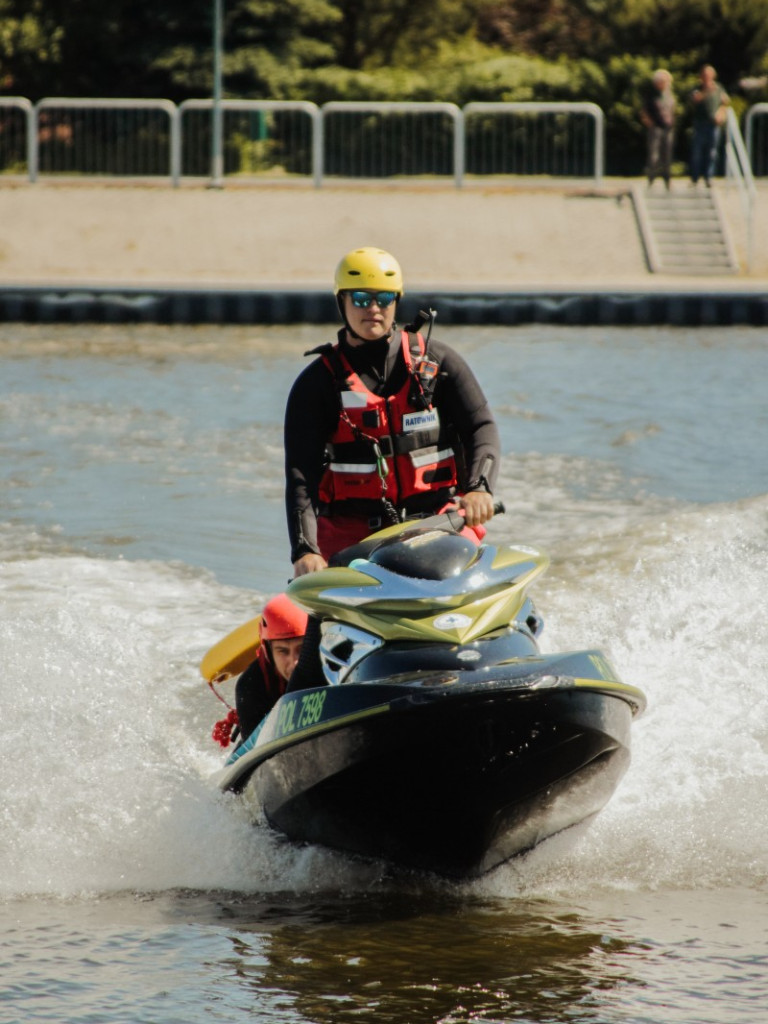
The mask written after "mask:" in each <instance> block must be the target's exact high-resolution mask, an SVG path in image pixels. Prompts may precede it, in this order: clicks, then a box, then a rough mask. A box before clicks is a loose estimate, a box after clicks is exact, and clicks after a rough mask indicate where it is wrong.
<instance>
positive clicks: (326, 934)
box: [0, 325, 768, 1024]
mask: <svg viewBox="0 0 768 1024" xmlns="http://www.w3.org/2000/svg"><path fill="white" fill-rule="evenodd" d="M326 334H330V332H325V331H323V330H322V329H320V328H315V327H313V328H307V327H297V328H295V329H291V328H269V329H258V328H233V327H229V328H215V327H210V326H206V327H204V328H197V329H192V328H159V327H152V326H136V327H119V328H118V327H87V328H84V327H77V326H55V327H53V326H51V327H47V326H46V327H44V326H22V325H19V326H14V325H3V326H1V327H0V366H1V367H2V375H1V376H0V449H1V450H2V452H3V459H2V463H1V464H0V556H1V558H2V561H1V562H0V668H1V669H2V676H1V680H2V681H1V682H0V685H1V686H2V688H3V714H2V716H1V717H0V745H1V747H0V749H1V750H2V757H1V758H0V775H1V777H2V791H3V794H4V806H3V815H2V818H1V819H0V829H1V830H2V842H1V843H0V925H1V926H2V927H1V928H0V936H1V937H0V966H1V967H2V986H0V1021H6V1020H7V1021H9V1022H10V1021H19V1022H27V1021H52V1022H53V1021H61V1022H63V1021H67V1022H73V1024H74V1022H78V1024H80V1022H83V1024H85V1022H89V1024H91V1022H104V1024H113V1022H118V1021H120V1022H122V1021H126V1022H147V1024H149V1022H152V1024H155V1022H156V1024H166V1022H172V1021H173V1022H176V1021H178V1022H184V1024H197V1022H203V1021H206V1022H208V1021H226V1022H237V1021H240V1020H243V1021H245V1020H258V1021H278V1020H279V1021H281V1022H287V1024H292V1022H293V1024H298V1022H325V1021H328V1022H343V1021H350V1022H351V1021H358V1022H359V1021H371V1022H372V1021H374V1020H375V1021H377V1022H382V1021H391V1022H393V1024H395V1022H397V1024H420V1022H422V1021H423V1022H438V1021H439V1022H444V1024H448V1022H451V1024H453V1022H468V1021H484V1022H498V1021H505V1022H507V1021H509V1022H512V1021H522V1022H531V1024H533V1022H537V1024H542V1022H549V1021H552V1022H555V1021H558V1022H560V1021H569V1022H570V1021H572V1022H579V1024H587V1022H589V1024H591V1022H595V1024H611V1022H614V1021H616V1022H618V1021H622V1022H632V1024H640V1022H665V1024H666V1022H677V1021H686V1022H691V1024H694V1022H696V1024H709V1022H713V1024H715V1022H717V1024H742V1022H743V1024H752V1022H755V1024H757V1022H760V1024H762V1022H763V1021H764V1020H765V1006H766V1003H767V1002H768V982H767V981H766V978H767V977H768V970H766V968H767V967H768V964H767V963H766V958H767V957H768V954H767V953H766V950H767V949H768V942H767V941H766V940H767V939H768V935H767V934H766V932H767V930H768V923H767V922H768V853H766V851H768V796H767V795H766V794H767V793H768V787H766V778H767V777H768V696H766V694H767V692H768V690H767V687H766V683H767V682H768V598H766V596H765V594H766V590H765V579H766V570H767V569H768V557H767V553H768V456H766V451H768V443H767V442H768V413H767V412H766V403H765V380H766V379H768V337H767V336H766V332H765V331H760V330H746V329H735V328H734V329H729V330H724V329H722V328H718V329H716V330H715V329H713V330H709V329H697V330H686V329H664V330H660V329H644V328H643V329H618V328H605V329H581V328H578V329H577V328H557V327H545V326H533V327H523V328H515V329H500V328H499V329H491V328H483V329H480V330H470V329H468V328H461V329H459V328H446V327H443V329H442V330H441V331H440V332H439V336H440V337H441V338H442V339H443V340H446V341H448V342H449V343H452V344H454V345H455V346H456V347H457V348H458V349H459V350H460V351H462V353H463V354H465V356H466V357H467V358H468V360H469V361H470V362H471V364H472V366H473V367H474V368H475V370H476V372H477V374H478V376H479V377H480V379H481V381H482V383H483V385H484V387H485V388H486V390H487V392H488V394H489V396H490V398H491V400H492V403H493V406H494V409H495V411H496V413H497V416H498V419H499V424H500V428H501V432H502V437H503V446H504V452H505V462H504V468H503V472H502V482H501V486H500V488H499V491H500V496H501V497H503V499H504V500H505V503H506V505H507V510H508V511H507V514H506V515H505V516H503V517H499V518H498V519H497V520H495V521H494V523H493V524H492V528H491V536H492V538H493V539H494V540H497V541H504V540H509V541H512V540H514V541H518V542H524V543H528V544H533V545H536V546H543V547H545V548H546V549H547V550H548V551H549V552H550V554H551V555H552V556H553V562H552V567H551V568H550V570H549V573H548V574H547V576H546V577H545V578H544V579H543V580H542V581H541V582H540V583H539V584H538V586H537V591H536V598H537V605H538V606H539V607H540V609H541V610H542V612H543V613H544V615H545V619H546V630H545V633H544V637H543V645H544V647H545V648H546V649H547V650H557V649H561V648H564V647H586V646H598V647H602V648H603V649H604V650H606V651H607V653H608V654H609V656H610V658H611V660H612V661H613V662H614V663H615V664H616V665H617V666H618V667H619V669H620V672H621V675H622V677H623V678H624V679H625V680H626V681H628V682H632V683H635V684H637V685H640V686H641V687H642V688H643V689H644V690H645V692H646V694H647V696H648V700H649V709H648V712H647V713H646V715H645V716H644V717H643V718H642V719H641V720H640V721H639V722H638V723H637V725H636V728H635V730H634V738H633V759H632V764H631V767H630V770H629V772H628V774H627V775H626V776H625V778H624V780H623V781H622V783H621V786H620V787H619V790H618V791H617V793H616V794H615V796H614V798H613V799H612V801H611V802H610V803H609V805H608V806H607V807H606V809H605V810H604V811H603V812H602V813H601V814H600V815H599V817H598V818H597V819H596V820H595V821H594V822H593V823H592V824H591V825H590V826H588V827H584V828H582V829H580V830H574V831H573V832H571V833H566V834H564V835H561V836H558V837H556V838H555V839H553V840H551V841H550V842H548V843H546V844H544V845H543V846H542V847H540V848H539V849H537V850H536V851H534V852H533V853H532V854H530V855H529V856H527V857H526V858H523V859H520V860H518V861H515V862H512V863H510V864H507V865H505V866H503V867H501V868H499V869H498V870H497V871H496V872H494V873H493V874H491V875H489V876H487V877H486V878H484V879H482V880H480V881H478V882H476V883H473V884H471V885H465V886H457V885H449V884H447V883H439V882H436V881H434V880H429V879H424V878H420V877H417V876H403V875H400V874H397V873H395V872H393V871H391V870H389V869H387V868H385V867H383V866H381V865H375V864H374V865H370V864H361V863H359V862H354V861H351V860H348V859H347V858H344V857H342V856H338V855H332V854H329V853H327V852H324V851H322V850H319V849H312V848H305V849H297V848H294V847H292V846H291V845H290V844H288V843H285V842H283V841H281V840H280V839H279V838H278V837H276V836H275V835H273V834H272V833H270V832H268V831H259V830H254V829H251V828H250V827H248V826H247V825H246V824H245V822H244V820H242V819H241V817H240V816H239V814H238V809H237V806H236V804H235V803H234V801H232V800H231V799H225V798H223V797H221V796H219V795H218V794H217V792H216V791H215V789H214V788H213V787H212V786H211V784H210V782H209V778H210V775H211V773H212V772H213V771H214V770H215V769H216V768H217V767H218V766H219V764H220V761H221V757H220V753H219V752H218V748H216V747H215V746H214V745H213V744H212V742H211V741H210V738H209V737H210V729H211V725H212V723H213V722H214V721H215V719H216V718H217V717H219V715H220V709H221V705H219V704H217V702H216V701H215V700H214V698H213V697H212V695H211V694H210V691H209V690H208V689H207V687H205V685H204V684H203V683H202V682H201V681H200V678H199V675H198V671H197V665H198V663H199V660H200V657H201V656H202V654H203V653H204V652H205V651H206V650H207V649H208V647H210V646H211V645H212V644H213V643H214V642H215V641H216V640H218V639H219V638H220V637H221V636H222V635H223V634H224V633H226V632H227V631H228V630H229V629H231V628H233V627H234V626H236V625H238V624H239V623H240V622H242V621H244V620H245V619H246V618H250V617H251V616H253V615H254V614H255V613H256V611H257V610H258V608H259V607H260V603H261V602H262V601H263V599H264V597H265V596H266V595H267V594H269V593H271V592H273V591H274V590H276V589H279V588H281V587H282V586H283V585H284V583H285V580H286V579H287V577H288V575H289V572H290V565H289V562H288V550H287V544H286V540H285V532H284V526H283V507H282V412H283V406H284V402H285V396H286V393H287V389H288V387H289V386H290V383H291V381H292V379H293V377H294V376H295V374H296V373H297V372H298V369H299V368H300V367H301V366H302V365H303V364H304V359H303V352H304V351H306V350H307V349H309V348H312V347H314V346H315V345H317V344H319V343H320V342H322V341H324V340H327V338H326Z"/></svg>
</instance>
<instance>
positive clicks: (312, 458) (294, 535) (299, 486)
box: [284, 360, 338, 564]
mask: <svg viewBox="0 0 768 1024" xmlns="http://www.w3.org/2000/svg"><path fill="white" fill-rule="evenodd" d="M337 420H338V398H337V395H336V388H335V385H334V382H333V377H332V376H331V374H330V373H329V371H328V370H327V369H326V367H325V365H324V363H323V362H322V361H321V360H316V361H315V362H314V363H311V364H310V365H309V366H308V367H307V368H306V369H305V370H304V371H303V372H302V373H301V374H299V376H298V377H297V378H296V381H295V382H294V385H293V387H292V388H291V391H290V394H289V395H288V402H287V404H286V408H285V424H284V444H285V513H286V519H287V524H288V537H289V540H290V544H291V564H293V563H294V562H295V561H296V559H297V558H301V556H302V555H306V554H307V553H308V552H311V551H312V552H315V554H320V549H319V547H318V546H317V511H318V490H319V486H320V478H321V477H322V474H323V468H324V463H325V444H326V440H327V438H329V437H331V435H332V434H333V432H334V429H335V427H336V422H337Z"/></svg>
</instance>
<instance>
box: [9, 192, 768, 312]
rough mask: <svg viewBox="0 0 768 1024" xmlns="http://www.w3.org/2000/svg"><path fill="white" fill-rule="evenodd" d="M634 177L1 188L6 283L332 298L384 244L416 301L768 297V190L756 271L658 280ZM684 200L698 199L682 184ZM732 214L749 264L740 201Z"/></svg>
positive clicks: (730, 203)
mask: <svg viewBox="0 0 768 1024" xmlns="http://www.w3.org/2000/svg"><path fill="white" fill-rule="evenodd" d="M632 184H633V182H632V181H628V180H623V179H608V180H607V181H606V183H605V184H604V186H603V187H602V188H600V189H595V188H593V187H591V186H589V185H577V184H564V185H563V184H559V185H557V186H547V187H535V186H526V187H515V188H511V187H486V186H478V185H472V186H468V187H466V188H464V189H463V190H456V189H454V188H453V187H444V186H436V187H423V186H402V185H398V186H394V187H380V186H376V187H374V186H369V185H360V184H354V185H351V186H348V187H341V186H338V185H334V186H326V187H323V188H322V189H314V188H311V187H307V186H304V185H299V186H294V185H280V186H278V185H270V186H260V187H242V186H236V185H232V186H230V185H229V184H228V185H227V187H226V188H224V189H222V190H212V189H208V188H205V187H204V186H194V187H191V186H186V187H182V188H180V189H175V190H174V189H172V188H169V187H168V186H165V185H163V186H159V185H138V184H122V183H115V184H109V185H101V184H100V185H94V184H90V183H82V184H56V183H51V182H39V183H37V184H35V185H30V184H26V183H25V184H8V183H5V182H3V183H2V184H0V287H3V286H6V287H7V286H16V285H21V284H27V285H54V286H65V287H76V286H81V287H87V286H88V285H92V286H107V285H109V286H116V287H131V286H152V287H155V288H162V287H165V286H168V287H179V286H189V285H194V286H201V287H224V286H226V287H232V288H240V289H243V288H258V289H263V288H272V287H274V288H276V289H286V288H289V289H297V288H298V289H300V288H304V287H306V288H312V289H324V288H326V287H330V284H331V281H332V276H333V270H334V267H335V264H336V262H337V261H338V259H339V257H340V256H341V254H343V253H344V252H345V251H347V250H348V249H350V248H353V247H354V246H356V245H380V246H382V247H383V248H386V249H389V250H391V251H392V252H393V253H395V255H396V256H397V257H398V258H399V260H400V262H401V263H402V265H403V269H404V272H405V278H406V286H407V288H410V289H411V290H414V291H417V290H428V289H440V290H444V291H446V290H448V291H450V290H478V291H490V292H495V293H499V292H506V291H521V290H522V291H529V290H530V291H543V292H546V291H563V290H573V289H576V290H598V291H613V292H615V291H617V290H619V291H620V290H627V289H631V290H634V291H637V290H652V291H669V292H680V291H685V290H697V291H702V290H703V291H713V290H719V291H722V290H728V291H734V290H736V291H739V290H747V291H751V292H753V291H756V290H757V291H759V290H766V289H768V192H766V191H764V192H762V193H761V195H760V200H759V202H758V207H757V221H756V228H755V238H756V240H757V246H756V250H757V251H756V253H755V260H754V263H753V272H752V273H751V274H746V273H742V274H739V275H737V276H735V277H734V276H732V275H724V276H723V277H722V278H716V279H713V278H711V277H708V278H700V277H695V278H680V277H674V276H669V277H661V276H660V275H653V274H650V273H649V272H648V270H647V267H646V262H645V256H644V253H643V249H642V244H641V241H640V235H639V232H638V228H637V224H636V221H635V214H634V209H633V204H632V201H631V199H630V196H629V189H630V187H631V185H632ZM674 187H675V188H680V189H683V188H687V187H689V186H688V184H687V182H685V181H677V182H675V183H674ZM717 187H718V188H719V189H720V190H721V195H722V198H723V203H724V205H725V207H726V210H727V212H728V216H729V220H730V222H731V225H732V229H733V234H734V241H735V244H736V248H737V250H738V251H739V253H740V255H741V256H742V259H743V258H744V253H745V248H746V245H745V241H746V232H745V230H744V228H743V219H742V213H741V208H740V205H739V201H738V196H737V195H736V194H735V192H734V191H732V190H731V189H730V188H728V187H727V186H726V185H725V184H724V183H719V184H718V186H717Z"/></svg>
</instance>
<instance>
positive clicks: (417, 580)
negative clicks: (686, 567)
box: [204, 514, 645, 878]
mask: <svg viewBox="0 0 768 1024" xmlns="http://www.w3.org/2000/svg"><path fill="white" fill-rule="evenodd" d="M460 526H461V520H460V517H457V516H455V515H452V514H447V515H440V516H434V517H431V518H430V519H428V520H422V521H419V522H416V523H415V524H414V523H403V524H399V525H396V526H392V527H389V528H387V529H385V530H382V531H380V532H379V533H376V534H374V535H373V536H372V537H370V538H368V539H366V540H365V541H363V542H362V544H360V545H356V546H355V547H354V548H352V549H348V550H347V552H346V558H345V561H346V562H347V563H348V564H346V565H342V566H337V567H333V568H328V569H324V570H323V571H321V572H317V573H312V574H308V575H305V576H302V577H300V578H299V579H296V580H294V581H293V582H292V583H291V584H290V586H289V588H288V594H289V596H290V597H291V599H292V600H293V601H295V602H296V603H297V604H299V605H301V606H303V607H304V608H306V609H307V610H308V611H309V612H310V613H311V614H313V615H315V616H317V617H319V618H320V619H321V621H322V625H321V632H322V640H321V645H320V656H321V664H322V673H323V678H322V679H318V680H317V685H316V686H313V687H311V688H309V689H306V690H301V691H297V692H292V693H291V692H289V693H287V694H285V695H284V696H283V697H282V698H281V699H280V700H279V701H278V702H277V704H276V705H275V707H274V708H273V710H272V711H271V712H270V713H269V715H268V716H267V717H266V718H265V719H264V721H263V722H262V723H261V725H260V726H259V727H258V728H257V729H256V730H255V731H254V732H253V733H252V734H251V736H250V737H249V738H248V739H247V740H246V741H245V742H244V743H243V744H241V746H240V747H238V748H237V749H236V750H235V751H234V753H233V754H232V755H231V757H230V758H229V760H228V762H227V764H226V766H225V767H224V768H223V770H222V771H221V772H220V773H219V774H218V776H217V783H218V785H219V786H220V788H221V789H222V790H224V791H230V792H233V793H237V794H241V795H242V797H243V798H244V800H245V801H246V803H247V806H248V807H249V808H250V809H251V812H252V817H253V820H254V822H262V821H264V820H266V821H267V822H268V823H269V824H270V825H271V826H273V827H274V828H276V829H278V830H279V831H281V832H282V833H284V834H285V835H286V836H287V837H288V838H289V839H291V840H293V841H296V842H309V843H318V844H321V845H324V846H327V847H330V848H333V849H337V850H341V851H345V852H348V853H352V854H358V855H362V856H365V857H369V858H378V859H384V860H387V861H391V862H393V863H394V864H398V865H401V866H404V867H408V868H416V869H419V870H426V871H430V872H435V873H437V874H439V875H443V876H446V877H453V878H464V877H473V876H477V875H480V874H482V873H484V872H486V871H489V870H490V869H492V868H494V867H496V866H497V865H499V864H501V863H503V862H504V861H506V860H507V859H509V858H510V857H513V856H515V855H517V854H520V853H522V852H524V851H526V850H530V849H531V848H533V847H534V846H536V845H537V844H538V843H540V842H542V841H543V840H544V839H546V838H548V837H549V836H552V835H554V834H555V833H557V832H559V831H561V830H562V829H565V828H568V827H569V826H571V825H575V824H577V823H579V822H582V821H585V820H586V819H588V818H590V817H591V816H593V815H594V814H596V813H597V812H598V811H599V810H600V809H601V808H602V807H603V806H604V805H605V803H606V802H607V801H608V800H609V799H610V797H611V795H612V793H613V792H614V790H615V788H616V786H617V784H618V782H619V780H620V779H621V777H622V775H623V774H624V772H625V770H626V768H627V765H628V762H629V742H630V728H631V724H632V721H633V719H634V717H635V716H636V715H638V714H639V713H641V712H642V710H643V709H644V707H645V698H644V696H643V694H642V692H641V691H640V690H638V689H637V688H635V687H633V686H629V685H627V684H625V683H622V682H621V681H620V680H619V679H618V676H617V674H616V672H615V670H614V669H613V667H612V666H611V665H610V663H609V662H608V660H607V659H606V657H605V656H604V655H603V654H602V653H601V652H600V651H597V650H585V651H574V652H566V653H560V654H542V653H541V651H540V649H539V646H538V640H537V638H538V635H539V633H540V631H541V626H542V622H541V619H540V618H539V616H538V614H537V613H536V610H535V608H534V606H533V604H532V602H531V599H530V597H529V596H528V589H529V587H530V586H531V584H532V583H533V582H534V581H535V579H536V578H537V577H538V576H540V575H541V573H543V572H544V571H545V569H546V567H547V565H548V559H547V557H546V556H545V555H544V554H542V553H541V552H538V551H536V550H534V549H532V548H528V547H523V546H507V545H504V546H498V547H497V546H495V545H491V544H482V545H480V547H477V546H475V545H474V544H472V543H471V542H469V541H468V540H466V539H465V538H464V537H462V536H461V535H460V534H459V533H458V532H457V529H459V528H460ZM234 635H235V634H233V636H234ZM225 646H226V645H225ZM210 654H211V652H209V659H208V664H207V667H206V668H204V674H206V673H207V674H208V678H210V673H211V671H212V670H213V669H214V668H215V667H216V666H215V664H214V663H215V662H216V658H215V657H214V658H213V659H211V657H210ZM204 666H205V662H204Z"/></svg>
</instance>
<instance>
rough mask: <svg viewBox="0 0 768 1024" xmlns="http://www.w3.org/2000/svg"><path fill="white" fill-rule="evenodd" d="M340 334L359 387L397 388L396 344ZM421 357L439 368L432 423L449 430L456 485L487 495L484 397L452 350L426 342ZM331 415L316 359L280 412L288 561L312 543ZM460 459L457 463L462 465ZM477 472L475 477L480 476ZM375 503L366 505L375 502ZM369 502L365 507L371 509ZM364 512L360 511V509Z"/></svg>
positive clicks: (428, 501) (489, 454) (492, 456)
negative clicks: (454, 444)
mask: <svg viewBox="0 0 768 1024" xmlns="http://www.w3.org/2000/svg"><path fill="white" fill-rule="evenodd" d="M345 335H346V332H345V331H344V330H343V329H342V330H341V331H340V332H339V341H340V343H341V346H342V350H343V352H344V356H345V357H346V359H347V360H348V362H349V364H350V365H351V366H352V368H353V369H354V370H355V372H356V373H357V374H358V376H359V377H360V379H361V380H362V382H363V383H364V384H365V386H366V387H367V388H368V389H369V390H371V391H373V392H374V393H376V394H378V395H384V396H386V395H393V394H395V393H396V392H397V391H399V390H400V388H401V387H402V386H403V384H404V382H405V378H406V375H407V373H408V369H407V367H406V365H405V360H404V358H403V354H402V349H401V347H400V345H399V337H400V333H399V331H396V332H395V334H394V338H393V342H392V344H390V343H388V342H387V341H385V340H382V341H373V342H365V344H363V345H359V346H356V347H352V346H351V345H349V344H348V343H347V341H346V337H345ZM429 355H430V357H431V358H432V359H434V360H435V362H436V363H437V364H438V366H439V371H438V377H437V384H436V387H435V391H434V397H433V404H434V406H435V408H437V410H438V411H439V413H440V420H441V422H442V423H443V424H445V425H446V426H450V427H451V428H452V429H453V431H454V432H455V434H456V437H457V439H458V442H459V447H460V451H457V453H456V454H457V458H458V461H459V466H460V469H461V472H462V477H463V479H462V480H461V490H462V491H470V490H478V489H483V488H484V489H486V490H488V491H490V492H491V493H493V488H494V484H495V480H496V475H497V472H498V465H499V450H500V442H499V432H498V429H497V427H496V422H495V420H494V418H493V416H492V414H491V411H490V409H489V407H488V402H487V400H486V398H485V395H484V394H483V392H482V389H481V388H480V385H479V384H478V382H477V380H476V378H475V376H474V374H473V373H472V371H471V370H470V368H469V366H467V364H466V363H465V361H464V360H463V359H462V357H461V356H460V355H458V353H456V352H455V351H453V349H451V348H449V347H448V346H447V345H444V344H441V343H440V342H438V341H430V343H429ZM338 419H339V397H338V392H337V385H336V382H335V381H334V379H333V377H332V376H331V374H330V372H329V371H328V368H327V367H326V365H325V363H324V362H323V361H322V359H316V360H315V361H314V362H312V363H311V364H310V365H309V366H307V367H306V369H304V370H303V371H302V373H301V374H299V376H298V377H297V379H296V381H295V383H294V385H293V387H292V389H291V392H290V395H289V396H288V404H287V407H286V412H285V473H286V516H287V521H288V534H289V538H290V543H291V562H295V561H296V560H297V559H298V558H300V557H301V556H302V555H305V554H307V553H309V552H315V553H317V554H319V553H320V549H319V547H318V545H317V514H318V511H319V499H318V488H319V484H320V478H321V476H322V474H323V470H324V468H325V446H326V442H327V441H328V439H329V438H330V437H331V436H332V435H333V433H334V431H335V429H336V425H337V423H338ZM462 463H463V465H462ZM481 476H482V479H481ZM446 497H449V495H442V496H441V495H432V494H428V495H422V496H420V498H419V499H418V502H417V501H411V502H408V503H407V509H406V510H407V511H408V512H412V511H413V512H416V511H418V512H424V513H430V512H433V511H435V510H436V508H437V507H440V506H442V505H443V504H445V500H446ZM376 505H377V503H372V506H376ZM375 510H376V509H375V507H372V508H371V510H370V512H371V514H373V512H375ZM366 514H367V513H366Z"/></svg>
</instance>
